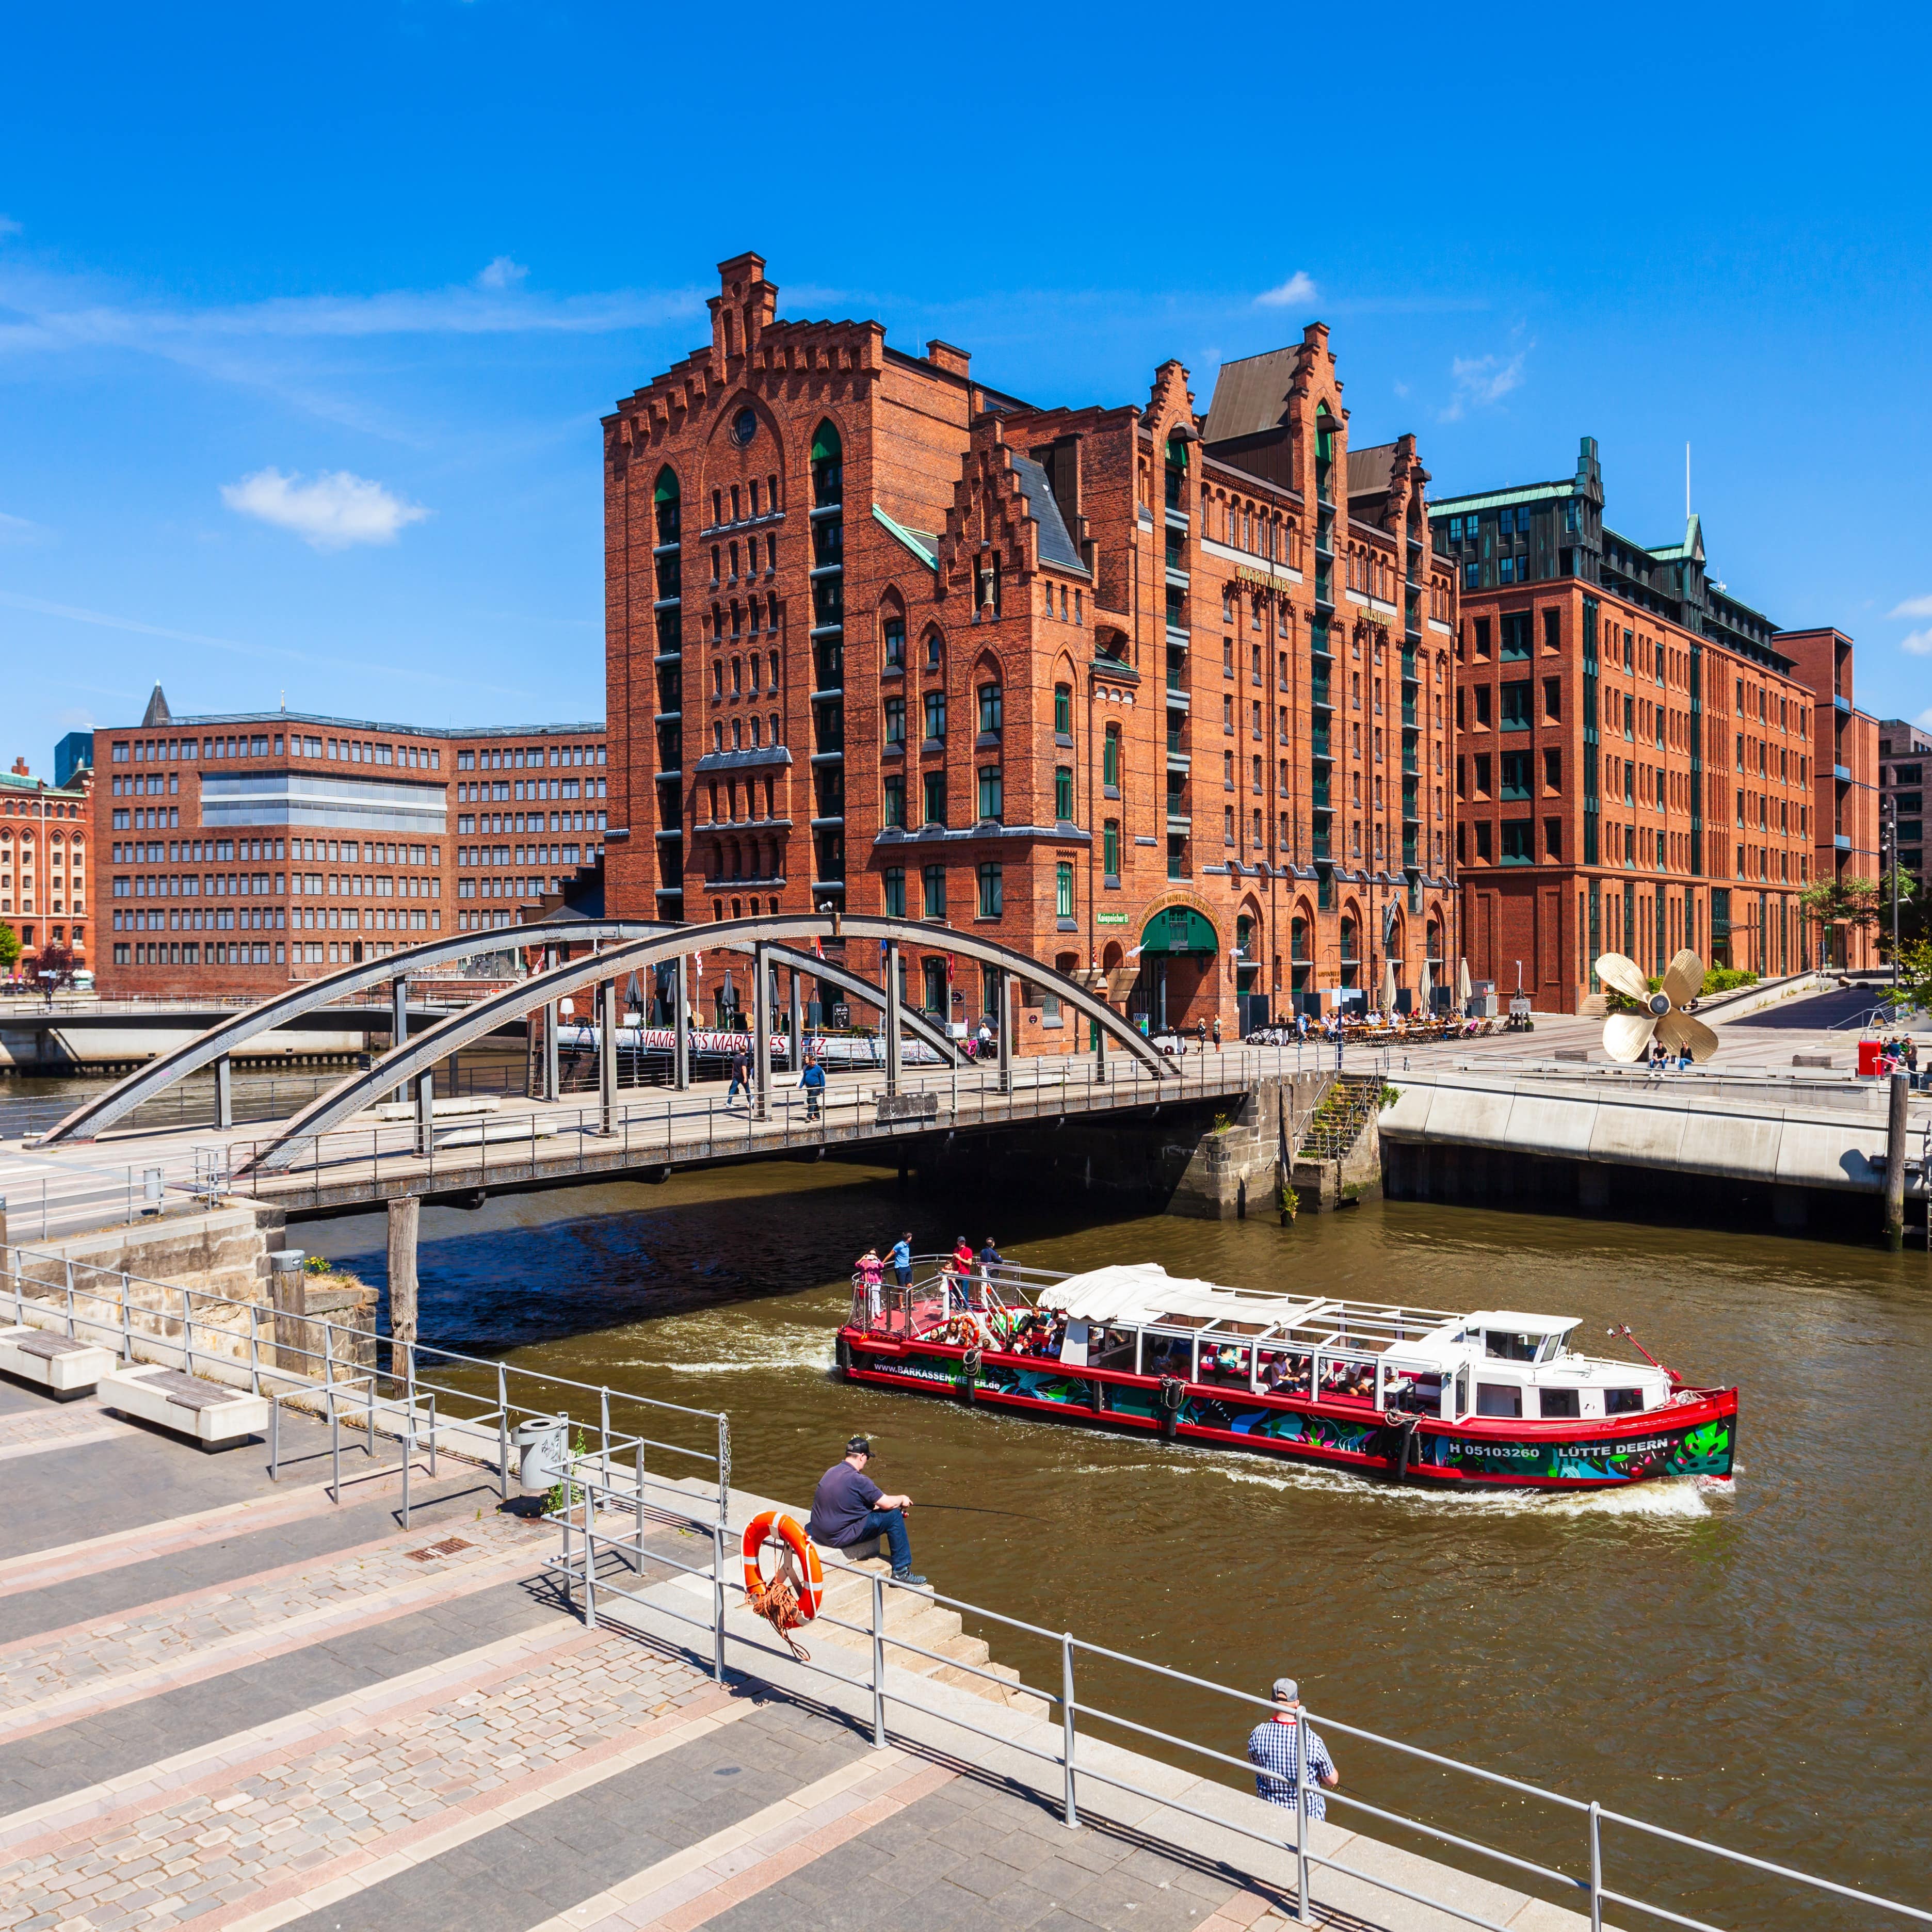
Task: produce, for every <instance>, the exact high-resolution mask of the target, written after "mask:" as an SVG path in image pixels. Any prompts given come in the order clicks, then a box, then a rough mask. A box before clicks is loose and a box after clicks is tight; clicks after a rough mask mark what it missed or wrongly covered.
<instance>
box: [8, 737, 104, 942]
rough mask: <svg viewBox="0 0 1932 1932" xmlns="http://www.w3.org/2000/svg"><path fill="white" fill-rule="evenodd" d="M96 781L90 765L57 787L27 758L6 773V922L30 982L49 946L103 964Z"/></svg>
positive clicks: (68, 777)
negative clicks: (94, 865)
mask: <svg viewBox="0 0 1932 1932" xmlns="http://www.w3.org/2000/svg"><path fill="white" fill-rule="evenodd" d="M93 784H94V774H93V773H92V772H91V771H89V769H87V767H86V766H85V765H84V764H83V765H81V766H78V767H77V768H76V769H71V770H70V772H68V775H67V777H66V778H65V780H64V781H61V782H59V783H57V784H51V785H50V784H48V783H47V781H46V779H44V778H35V777H34V775H32V773H31V772H30V771H29V770H28V767H27V761H26V759H24V758H17V759H16V760H14V761H13V769H12V770H11V771H10V772H5V773H4V774H0V922H5V924H7V925H8V926H11V927H12V928H13V931H14V932H15V934H16V935H17V937H18V938H19V939H20V963H19V964H18V965H17V966H16V967H15V968H13V971H14V972H15V973H16V974H18V975H19V976H20V977H21V978H23V979H26V980H31V979H32V977H34V971H35V969H36V968H37V965H38V963H39V960H40V953H41V950H42V949H43V947H47V946H61V947H66V948H67V950H68V951H69V952H71V953H73V955H74V963H75V964H76V965H77V966H84V967H87V968H92V967H94V966H95V965H96V964H97V962H96V961H95V959H94V957H93V949H92V947H89V944H88V938H89V930H90V929H91V927H92V924H93V918H94V914H93V909H92V906H91V905H90V904H89V899H90V898H91V896H92V895H91V894H90V892H89V889H88V888H89V877H88V875H89V871H90V870H91V861H92V858H93V850H92V834H93V830H94V826H93V823H92V820H93V812H92V809H91V808H90V805H89V797H90V794H91V793H92V789H93Z"/></svg>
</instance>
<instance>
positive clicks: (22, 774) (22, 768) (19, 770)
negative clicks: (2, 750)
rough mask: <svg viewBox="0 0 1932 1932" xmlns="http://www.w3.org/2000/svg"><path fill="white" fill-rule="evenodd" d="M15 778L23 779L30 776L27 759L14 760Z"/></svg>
mask: <svg viewBox="0 0 1932 1932" xmlns="http://www.w3.org/2000/svg"><path fill="white" fill-rule="evenodd" d="M13 775H14V776H15V777H16V778H26V777H27V776H28V771H27V761H26V759H25V758H16V759H15V760H13Z"/></svg>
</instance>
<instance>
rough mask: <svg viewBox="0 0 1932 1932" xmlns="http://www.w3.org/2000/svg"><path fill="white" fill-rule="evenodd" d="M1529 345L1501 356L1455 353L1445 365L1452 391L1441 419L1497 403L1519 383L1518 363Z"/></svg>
mask: <svg viewBox="0 0 1932 1932" xmlns="http://www.w3.org/2000/svg"><path fill="white" fill-rule="evenodd" d="M1535 346H1536V345H1535V344H1534V343H1532V344H1530V345H1529V348H1526V349H1519V350H1517V353H1515V354H1514V356H1509V357H1508V358H1507V359H1506V358H1505V357H1503V356H1457V357H1456V358H1455V359H1454V361H1452V362H1451V364H1450V365H1449V374H1450V375H1451V378H1452V379H1453V380H1454V383H1455V385H1456V389H1455V394H1454V395H1452V396H1451V398H1450V399H1449V407H1448V408H1447V409H1445V410H1444V411H1443V412H1442V420H1443V421H1444V422H1457V421H1458V420H1459V419H1460V418H1462V417H1463V416H1466V414H1467V413H1469V409H1470V407H1471V406H1472V405H1474V406H1475V407H1478V408H1481V407H1486V406H1487V405H1488V404H1491V403H1499V402H1501V401H1502V399H1503V398H1504V397H1505V396H1506V395H1508V394H1509V392H1511V390H1512V389H1520V387H1521V386H1522V384H1523V364H1524V362H1526V360H1527V359H1528V358H1529V350H1530V349H1533V348H1534V347H1535Z"/></svg>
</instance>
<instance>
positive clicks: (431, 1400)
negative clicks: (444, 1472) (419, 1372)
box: [429, 1389, 436, 1481]
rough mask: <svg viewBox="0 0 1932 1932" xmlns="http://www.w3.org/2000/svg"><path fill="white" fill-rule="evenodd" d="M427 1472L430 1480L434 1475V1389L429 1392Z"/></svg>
mask: <svg viewBox="0 0 1932 1932" xmlns="http://www.w3.org/2000/svg"><path fill="white" fill-rule="evenodd" d="M429 1473H430V1477H431V1480H432V1481H434V1479H435V1476H436V1391H435V1390H434V1389H431V1391H430V1392H429Z"/></svg>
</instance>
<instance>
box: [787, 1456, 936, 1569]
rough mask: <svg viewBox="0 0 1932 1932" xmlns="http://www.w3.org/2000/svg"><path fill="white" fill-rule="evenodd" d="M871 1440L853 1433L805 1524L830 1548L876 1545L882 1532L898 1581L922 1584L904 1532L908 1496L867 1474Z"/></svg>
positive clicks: (815, 1493)
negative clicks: (890, 1492) (889, 1489)
mask: <svg viewBox="0 0 1932 1932" xmlns="http://www.w3.org/2000/svg"><path fill="white" fill-rule="evenodd" d="M871 1454H872V1439H871V1437H870V1436H853V1439H851V1441H850V1442H848V1443H847V1444H846V1445H845V1457H844V1461H842V1462H839V1463H833V1464H832V1466H831V1468H830V1469H827V1470H826V1472H825V1473H824V1475H822V1476H821V1477H820V1478H819V1479H818V1487H817V1489H816V1490H814V1491H813V1492H812V1496H811V1522H810V1523H808V1525H807V1526H806V1527H807V1528H808V1529H809V1530H810V1531H811V1540H812V1541H813V1542H814V1543H817V1544H822V1545H823V1546H824V1547H826V1548H827V1549H831V1550H850V1548H852V1547H853V1545H854V1544H861V1543H875V1542H877V1540H878V1538H880V1536H881V1535H883V1537H884V1538H885V1539H886V1544H887V1545H888V1547H889V1548H890V1549H891V1550H892V1581H893V1582H894V1583H915V1584H916V1583H924V1582H925V1581H926V1579H925V1578H924V1577H920V1576H917V1575H916V1574H914V1573H913V1567H912V1540H911V1538H910V1537H908V1536H907V1535H906V1526H905V1512H906V1511H907V1510H909V1509H910V1508H912V1499H911V1497H910V1496H886V1495H885V1494H883V1493H882V1492H881V1491H880V1488H879V1486H878V1484H876V1483H875V1482H874V1481H872V1479H871V1478H870V1477H869V1476H868V1475H866V1474H865V1465H866V1463H868V1462H869V1461H870V1460H871Z"/></svg>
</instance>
